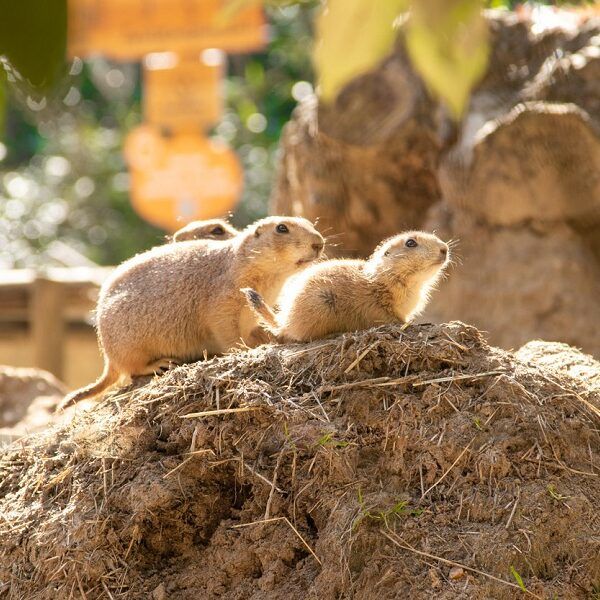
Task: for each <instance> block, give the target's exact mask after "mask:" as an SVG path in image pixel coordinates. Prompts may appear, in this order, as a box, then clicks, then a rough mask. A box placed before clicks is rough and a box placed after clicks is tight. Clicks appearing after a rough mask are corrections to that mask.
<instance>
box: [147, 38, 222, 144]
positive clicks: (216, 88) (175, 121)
mask: <svg viewBox="0 0 600 600" xmlns="http://www.w3.org/2000/svg"><path fill="white" fill-rule="evenodd" d="M223 62H224V55H223V53H222V52H221V51H220V50H215V49H210V50H205V51H204V52H203V53H202V54H201V55H200V56H198V55H196V56H195V57H194V58H189V57H188V58H185V57H180V56H177V55H176V54H175V53H173V52H166V53H161V54H150V55H148V56H147V57H146V58H145V59H144V72H143V82H144V96H143V100H144V120H145V121H146V122H147V123H151V124H152V125H157V126H159V127H164V128H166V129H169V130H170V131H173V132H175V131H177V132H179V131H187V132H194V131H198V130H200V129H209V128H210V127H212V126H214V125H215V124H216V123H218V121H220V119H221V113H222V111H223V95H222V89H221V88H222V75H223Z"/></svg>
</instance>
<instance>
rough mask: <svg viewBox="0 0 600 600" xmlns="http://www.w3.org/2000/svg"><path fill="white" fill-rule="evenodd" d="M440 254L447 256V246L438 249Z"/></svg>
mask: <svg viewBox="0 0 600 600" xmlns="http://www.w3.org/2000/svg"><path fill="white" fill-rule="evenodd" d="M440 254H441V255H442V256H448V246H444V247H443V248H440Z"/></svg>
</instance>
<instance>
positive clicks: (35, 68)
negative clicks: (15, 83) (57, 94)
mask: <svg viewBox="0 0 600 600" xmlns="http://www.w3.org/2000/svg"><path fill="white" fill-rule="evenodd" d="M66 43H67V3H66V0H29V1H27V2H15V0H0V55H3V56H5V57H6V59H7V60H8V62H9V64H10V66H11V68H13V69H14V70H15V71H16V72H17V73H18V74H19V75H20V76H22V77H23V78H25V79H26V80H27V81H28V82H29V84H30V85H31V86H32V87H33V88H35V89H39V90H46V89H48V88H50V87H52V85H53V84H54V83H56V81H57V80H58V79H59V77H60V76H61V74H62V70H63V68H64V64H65V51H66Z"/></svg>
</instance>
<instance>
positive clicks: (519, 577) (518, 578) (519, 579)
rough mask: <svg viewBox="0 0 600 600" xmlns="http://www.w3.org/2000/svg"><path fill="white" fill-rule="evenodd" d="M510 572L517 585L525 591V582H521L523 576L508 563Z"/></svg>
mask: <svg viewBox="0 0 600 600" xmlns="http://www.w3.org/2000/svg"><path fill="white" fill-rule="evenodd" d="M510 573H511V575H512V576H513V577H514V578H515V581H516V582H517V585H518V586H519V587H520V588H521V589H522V590H523V591H524V592H526V591H527V588H526V587H525V584H524V583H523V578H522V577H521V576H520V575H519V572H518V571H517V570H516V569H515V568H514V567H513V566H512V565H510Z"/></svg>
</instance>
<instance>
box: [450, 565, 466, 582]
mask: <svg viewBox="0 0 600 600" xmlns="http://www.w3.org/2000/svg"><path fill="white" fill-rule="evenodd" d="M464 576H465V570H464V569H462V568H461V567H452V568H451V569H450V573H448V577H450V579H451V580H452V581H458V580H459V579H462V578H463V577H464Z"/></svg>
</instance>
